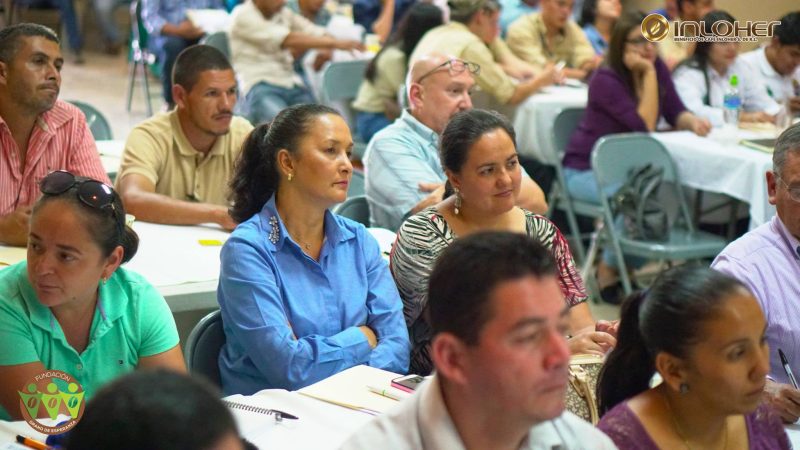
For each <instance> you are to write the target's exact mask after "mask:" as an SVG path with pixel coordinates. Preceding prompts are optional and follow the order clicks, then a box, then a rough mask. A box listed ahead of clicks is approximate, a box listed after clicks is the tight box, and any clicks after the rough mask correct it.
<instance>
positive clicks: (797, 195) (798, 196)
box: [775, 175, 800, 203]
mask: <svg viewBox="0 0 800 450" xmlns="http://www.w3.org/2000/svg"><path fill="white" fill-rule="evenodd" d="M775 178H777V179H778V181H780V182H781V184H782V185H783V187H784V188H785V189H786V192H788V193H789V198H790V199H792V200H793V201H795V202H798V203H800V186H795V187H791V186H789V185H788V184H786V182H785V181H783V178H782V177H781V176H780V175H778V176H776V177H775Z"/></svg>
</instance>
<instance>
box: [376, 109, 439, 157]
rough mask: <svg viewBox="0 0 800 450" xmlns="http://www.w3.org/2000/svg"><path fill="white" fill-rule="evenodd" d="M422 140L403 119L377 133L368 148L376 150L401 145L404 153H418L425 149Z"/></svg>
mask: <svg viewBox="0 0 800 450" xmlns="http://www.w3.org/2000/svg"><path fill="white" fill-rule="evenodd" d="M422 139H423V138H422V136H420V135H419V133H417V131H416V130H414V129H413V128H412V127H410V126H409V124H408V123H407V122H406V121H405V120H404V119H403V118H402V117H401V118H398V119H397V120H395V121H394V122H392V124H391V125H389V126H387V127H385V128H384V129H382V130H380V131H378V132H377V133H375V136H373V137H372V139H370V141H369V144H368V147H370V148H371V149H374V148H384V147H386V146H389V145H400V146H401V148H402V149H403V151H404V152H407V153H416V151H415V150H423V149H424V147H425V145H424V143H423V140H422Z"/></svg>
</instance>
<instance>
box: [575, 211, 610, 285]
mask: <svg viewBox="0 0 800 450" xmlns="http://www.w3.org/2000/svg"><path fill="white" fill-rule="evenodd" d="M604 228H605V226H604V225H603V222H599V223H598V224H597V226H596V227H595V229H594V231H593V232H592V237H591V240H590V241H589V252H588V254H587V255H586V258H585V259H584V260H583V266H582V267H581V278H582V279H584V280H586V279H589V278H594V275H593V274H592V272H591V271H592V267H593V266H594V260H595V259H597V253H598V251H599V248H600V239H601V234H602V233H603V232H604ZM598 294H599V291H598Z"/></svg>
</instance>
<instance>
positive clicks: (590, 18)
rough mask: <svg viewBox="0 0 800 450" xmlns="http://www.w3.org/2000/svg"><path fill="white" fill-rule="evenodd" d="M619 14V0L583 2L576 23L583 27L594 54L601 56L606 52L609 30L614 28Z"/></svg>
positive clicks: (620, 10) (609, 37)
mask: <svg viewBox="0 0 800 450" xmlns="http://www.w3.org/2000/svg"><path fill="white" fill-rule="evenodd" d="M620 14H622V4H621V3H620V2H619V0H586V1H585V2H584V3H583V8H581V17H580V20H578V25H580V26H581V27H582V28H583V32H584V34H586V37H587V38H588V39H589V42H590V43H591V44H592V48H594V52H595V54H598V55H601V56H602V55H605V54H606V49H608V41H609V40H611V30H613V29H614V24H615V23H616V22H617V19H619V15H620Z"/></svg>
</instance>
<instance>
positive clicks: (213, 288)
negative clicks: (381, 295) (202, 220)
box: [0, 221, 394, 312]
mask: <svg viewBox="0 0 800 450" xmlns="http://www.w3.org/2000/svg"><path fill="white" fill-rule="evenodd" d="M133 229H134V230H136V233H138V234H139V250H138V251H137V252H136V256H134V258H133V259H132V260H131V261H130V262H129V263H127V264H126V265H125V268H127V269H130V270H133V271H136V272H138V273H140V274H142V275H143V276H144V277H145V278H146V279H147V281H149V282H150V283H151V284H152V285H153V286H155V287H156V288H157V289H158V291H159V292H160V293H161V295H163V296H164V298H166V300H167V303H168V304H169V307H170V310H172V312H180V311H192V310H199V309H208V308H216V307H217V282H218V279H219V253H220V250H221V249H222V244H223V243H224V242H225V241H226V240H227V239H228V236H229V233H228V232H226V231H223V230H222V229H221V228H220V227H218V226H216V225H210V224H209V225H201V226H178V225H159V224H154V223H147V222H140V221H136V222H134V224H133ZM369 230H370V232H371V233H373V236H375V237H376V238H377V239H378V242H379V244H380V247H381V250H382V251H383V253H384V255H388V252H389V251H390V250H391V245H392V242H393V240H394V239H393V233H391V232H387V231H386V230H383V229H381V228H370V229H369ZM201 241H203V244H201ZM204 244H205V245H204ZM25 255H26V253H25V249H24V248H19V247H7V246H4V245H0V270H2V268H3V267H6V266H8V265H11V264H16V263H18V262H20V261H22V260H23V259H25Z"/></svg>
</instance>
